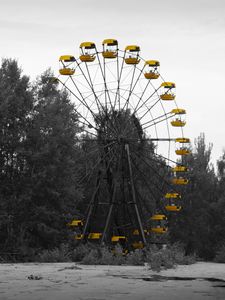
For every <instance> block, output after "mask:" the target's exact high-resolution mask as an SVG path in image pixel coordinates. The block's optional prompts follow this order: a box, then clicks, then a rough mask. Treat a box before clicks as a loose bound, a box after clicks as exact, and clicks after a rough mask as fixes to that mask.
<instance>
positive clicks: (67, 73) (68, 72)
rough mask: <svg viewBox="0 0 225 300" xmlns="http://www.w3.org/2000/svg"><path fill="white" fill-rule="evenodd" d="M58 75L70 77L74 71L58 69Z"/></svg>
mask: <svg viewBox="0 0 225 300" xmlns="http://www.w3.org/2000/svg"><path fill="white" fill-rule="evenodd" d="M59 73H60V75H67V76H71V75H73V74H74V73H75V70H74V69H71V68H62V69H59Z"/></svg>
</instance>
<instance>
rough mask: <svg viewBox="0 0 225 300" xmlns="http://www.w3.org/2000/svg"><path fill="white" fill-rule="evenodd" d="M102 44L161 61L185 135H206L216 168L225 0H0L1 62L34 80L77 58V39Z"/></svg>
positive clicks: (224, 69) (224, 113) (224, 140)
mask: <svg viewBox="0 0 225 300" xmlns="http://www.w3.org/2000/svg"><path fill="white" fill-rule="evenodd" d="M105 38H116V39H117V40H118V42H119V48H120V49H123V48H124V47H125V46H126V45H128V44H138V45H139V46H140V47H141V56H142V57H143V58H144V59H146V60H147V59H157V60H159V61H160V62H161V74H162V76H163V77H164V78H165V80H167V81H173V82H175V83H176V84H177V102H178V106H179V107H181V108H185V109H186V110H187V125H186V127H185V129H184V130H185V136H186V137H190V138H191V139H192V140H193V139H194V138H195V137H197V136H198V135H199V134H200V132H205V134H206V141H207V142H212V143H213V145H214V146H213V162H215V161H216V159H218V158H219V156H221V154H222V149H223V148H225V93H224V90H223V87H224V86H225V75H224V74H225V1H224V0H189V1H184V0H170V1H168V0H154V1H153V0H136V1H134V0H129V1H128V0H113V1H106V0H64V1H56V0H47V1H46V0H35V1H32V0H19V1H18V0H0V57H10V58H16V59H18V61H19V64H20V65H21V67H22V69H23V70H24V73H25V74H27V75H30V76H31V78H32V79H33V78H35V77H36V76H37V75H39V74H40V73H42V72H43V71H44V70H45V69H47V68H48V67H51V68H52V69H53V70H54V71H55V72H56V73H57V70H58V57H59V56H60V55H62V54H74V55H75V56H77V55H78V54H79V45H80V43H81V42H82V41H93V42H95V43H96V45H97V46H98V45H99V47H101V42H102V40H103V39H105Z"/></svg>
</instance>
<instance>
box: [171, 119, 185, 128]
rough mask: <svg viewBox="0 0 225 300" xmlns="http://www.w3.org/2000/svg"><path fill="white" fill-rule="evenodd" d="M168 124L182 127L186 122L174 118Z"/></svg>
mask: <svg viewBox="0 0 225 300" xmlns="http://www.w3.org/2000/svg"><path fill="white" fill-rule="evenodd" d="M170 124H171V125H172V126H173V127H184V126H185V124H186V121H183V120H181V119H179V118H176V119H174V120H172V121H171V122H170Z"/></svg>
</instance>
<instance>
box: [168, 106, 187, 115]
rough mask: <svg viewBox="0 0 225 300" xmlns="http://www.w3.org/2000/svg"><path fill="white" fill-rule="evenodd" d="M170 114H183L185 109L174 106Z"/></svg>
mask: <svg viewBox="0 0 225 300" xmlns="http://www.w3.org/2000/svg"><path fill="white" fill-rule="evenodd" d="M171 114H175V115H185V114H186V110H185V109H183V108H174V109H172V110H171Z"/></svg>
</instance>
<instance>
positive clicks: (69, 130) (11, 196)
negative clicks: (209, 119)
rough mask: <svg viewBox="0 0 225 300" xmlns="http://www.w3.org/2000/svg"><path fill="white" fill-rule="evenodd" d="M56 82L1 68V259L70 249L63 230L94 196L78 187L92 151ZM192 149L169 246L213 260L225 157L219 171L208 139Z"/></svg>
mask: <svg viewBox="0 0 225 300" xmlns="http://www.w3.org/2000/svg"><path fill="white" fill-rule="evenodd" d="M52 77H53V74H52V72H51V71H50V70H47V71H46V72H44V74H42V75H41V76H39V77H38V78H37V79H36V80H35V81H34V82H31V81H30V79H29V77H27V76H25V75H23V73H22V70H21V69H20V68H19V66H18V63H17V61H15V60H13V59H3V60H2V63H1V66H0V256H1V253H2V254H4V253H20V254H22V255H24V256H28V257H32V256H33V255H35V253H37V252H38V251H40V250H42V249H52V248H54V247H57V246H59V245H60V244H62V243H66V242H68V235H69V233H68V229H67V227H66V223H67V221H68V220H69V219H70V218H71V217H72V216H77V215H79V214H81V215H82V213H84V209H85V206H84V203H85V193H86V194H87V193H89V194H91V187H90V190H88V191H87V190H86V191H85V190H84V186H83V185H82V183H80V182H79V180H78V178H79V176H80V173H81V172H83V173H85V170H86V169H87V168H90V166H89V165H87V162H86V161H85V155H83V154H84V153H85V151H86V152H87V151H88V149H89V148H90V147H91V146H90V144H89V143H88V142H87V143H86V144H85V150H84V145H80V143H79V142H78V136H79V135H80V134H81V132H82V128H81V127H80V124H79V122H78V116H77V114H76V110H75V107H74V104H73V103H71V101H70V97H69V95H68V93H67V92H66V91H65V90H59V89H58V88H57V86H56V85H55V84H54V82H53V81H52V80H51V79H52ZM192 148H193V149H192V153H191V154H190V155H189V156H188V157H187V158H186V165H187V166H188V168H189V178H190V183H189V184H188V185H187V187H186V188H185V191H184V193H183V205H182V206H183V209H182V211H181V212H179V213H177V214H176V215H173V217H172V218H171V220H170V234H169V240H170V241H171V242H172V243H173V242H180V243H182V245H183V246H184V248H185V250H186V252H187V253H188V254H189V253H196V254H197V255H198V256H199V257H201V258H203V259H213V258H214V256H215V254H216V253H217V251H218V249H220V248H221V247H222V246H223V245H224V244H225V234H224V228H225V152H224V153H223V155H222V156H221V157H220V158H219V159H218V161H217V170H215V169H214V167H213V166H212V164H211V162H210V159H211V150H212V145H211V144H209V145H206V142H205V136H204V134H201V135H200V136H199V137H198V138H197V139H196V140H195V143H194V145H193V146H192ZM94 160H95V157H93V161H94ZM139 192H140V193H141V191H139Z"/></svg>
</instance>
